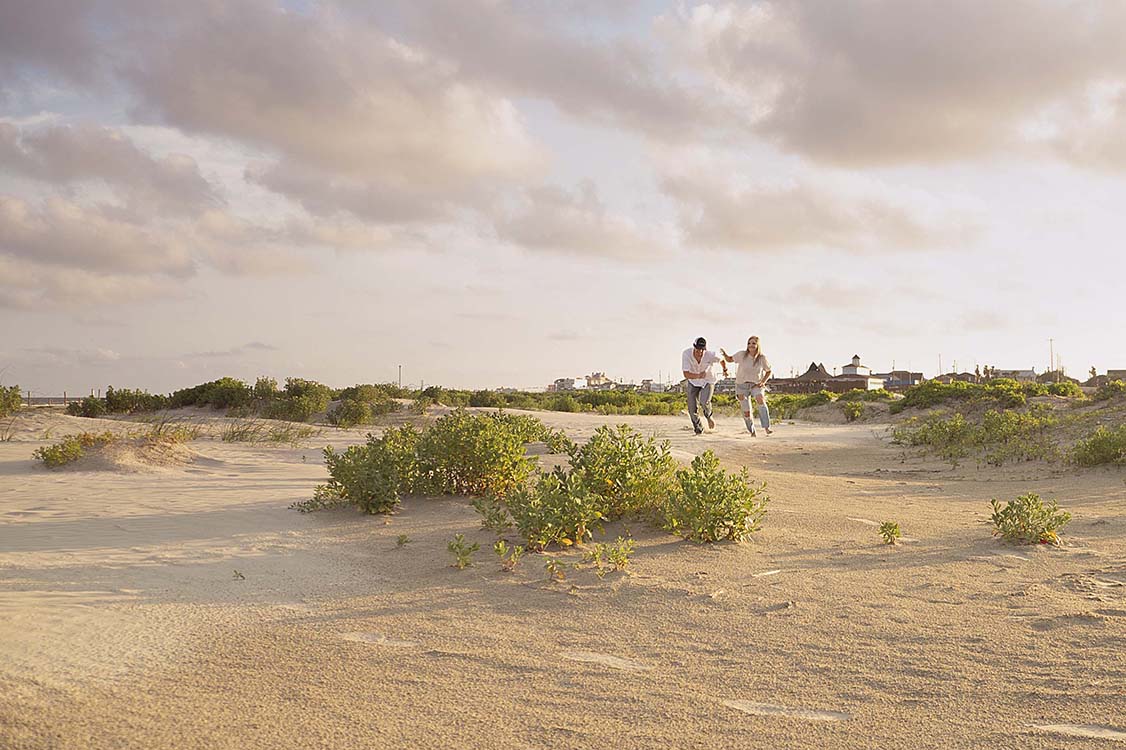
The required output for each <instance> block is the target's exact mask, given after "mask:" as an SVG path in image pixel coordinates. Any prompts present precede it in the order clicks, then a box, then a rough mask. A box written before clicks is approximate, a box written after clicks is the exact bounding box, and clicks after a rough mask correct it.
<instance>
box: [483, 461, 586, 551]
mask: <svg viewBox="0 0 1126 750" xmlns="http://www.w3.org/2000/svg"><path fill="white" fill-rule="evenodd" d="M505 505H506V506H507V507H508V512H509V513H510V514H511V515H512V519H513V522H514V524H515V525H516V530H517V531H518V532H519V533H520V535H521V536H523V537H524V539H525V540H526V541H527V543H528V547H529V548H531V549H535V550H542V549H544V548H545V547H547V546H548V545H549V544H556V543H557V544H562V545H564V546H569V545H571V544H582V543H583V542H584V541H586V540H587V539H589V538H590V537H591V535H592V531H593V530H594V529H595V528H601V524H602V522H603V521H604V520H605V516H604V515H603V513H602V505H603V500H602V498H601V497H599V496H598V495H595V494H593V493H591V492H590V490H588V489H587V486H586V482H585V481H584V480H583V477H582V474H581V472H575V471H565V470H563V469H562V468H556V469H555V471H553V472H551V473H550V474H540V475H539V476H538V477H537V478H536V479H535V480H534V481H532V482H528V483H524V484H522V485H520V486H518V487H516V488H515V489H514V490H513V491H512V492H511V493H509V495H508V496H507V497H506V498H505Z"/></svg>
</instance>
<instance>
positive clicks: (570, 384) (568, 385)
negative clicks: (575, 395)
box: [547, 378, 575, 393]
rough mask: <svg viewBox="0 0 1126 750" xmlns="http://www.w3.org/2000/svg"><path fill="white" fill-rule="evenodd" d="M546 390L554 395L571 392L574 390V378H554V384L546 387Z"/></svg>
mask: <svg viewBox="0 0 1126 750" xmlns="http://www.w3.org/2000/svg"><path fill="white" fill-rule="evenodd" d="M547 390H548V391H550V392H552V393H554V392H556V391H573V390H575V379H574V378H556V379H555V382H554V383H552V384H551V385H549V386H548V387H547Z"/></svg>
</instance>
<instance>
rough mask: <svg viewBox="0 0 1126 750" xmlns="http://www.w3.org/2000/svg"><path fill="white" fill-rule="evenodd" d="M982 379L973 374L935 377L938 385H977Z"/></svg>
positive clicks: (963, 373)
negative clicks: (956, 383) (957, 383)
mask: <svg viewBox="0 0 1126 750" xmlns="http://www.w3.org/2000/svg"><path fill="white" fill-rule="evenodd" d="M979 379H980V378H979V377H978V376H977V375H975V374H974V373H972V372H947V373H943V374H942V375H937V376H935V378H934V380H935V382H937V383H947V384H949V383H953V382H961V383H976V382H977V381H978V380H979Z"/></svg>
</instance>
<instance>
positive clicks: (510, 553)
mask: <svg viewBox="0 0 1126 750" xmlns="http://www.w3.org/2000/svg"><path fill="white" fill-rule="evenodd" d="M493 552H494V553H496V556H497V557H499V558H500V569H501V570H503V571H504V572H506V573H511V572H512V571H514V570H516V566H517V564H519V562H520V558H521V557H523V556H524V547H522V546H521V545H519V544H517V545H516V546H514V547H510V546H509V545H508V543H507V542H505V541H504V540H503V539H498V540H497V543H496V544H494V545H493Z"/></svg>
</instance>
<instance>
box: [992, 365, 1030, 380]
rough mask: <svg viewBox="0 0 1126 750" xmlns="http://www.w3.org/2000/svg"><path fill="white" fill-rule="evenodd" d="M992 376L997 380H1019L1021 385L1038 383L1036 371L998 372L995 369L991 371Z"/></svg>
mask: <svg viewBox="0 0 1126 750" xmlns="http://www.w3.org/2000/svg"><path fill="white" fill-rule="evenodd" d="M991 373H992V376H993V377H995V378H1009V379H1010V380H1017V381H1020V382H1021V383H1035V382H1036V369H1035V368H1033V369H1031V370H998V369H996V368H993V369H992V370H991Z"/></svg>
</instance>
